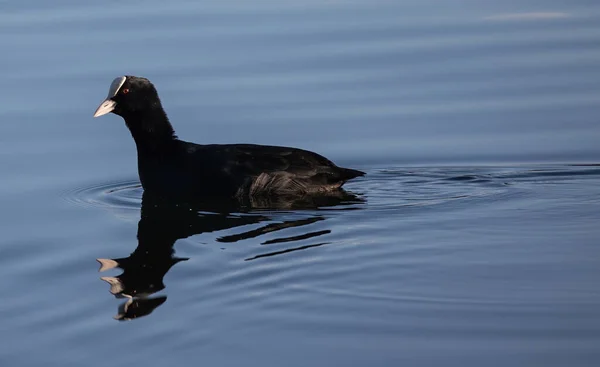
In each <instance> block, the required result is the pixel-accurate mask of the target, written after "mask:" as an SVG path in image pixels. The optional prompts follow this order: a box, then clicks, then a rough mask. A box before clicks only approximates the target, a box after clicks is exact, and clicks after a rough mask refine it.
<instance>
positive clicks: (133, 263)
mask: <svg viewBox="0 0 600 367" xmlns="http://www.w3.org/2000/svg"><path fill="white" fill-rule="evenodd" d="M362 202H364V199H361V198H359V197H358V196H356V195H353V194H350V193H348V192H345V191H339V192H337V193H335V195H329V196H315V197H303V198H293V199H285V198H279V199H276V200H269V199H262V200H259V199H253V200H251V201H246V202H242V203H240V202H223V201H203V202H196V203H175V202H169V201H165V200H161V199H157V198H154V197H152V196H150V195H148V194H144V195H143V197H142V210H141V218H140V221H139V222H138V233H137V239H138V245H137V248H136V249H135V250H134V251H133V252H132V253H131V255H129V256H128V257H124V258H115V259H97V260H98V262H99V263H100V270H99V271H100V272H103V271H106V270H110V269H114V268H119V269H121V270H122V273H121V274H120V275H117V276H105V277H102V278H101V279H102V280H104V281H106V282H107V283H109V284H110V293H112V294H113V295H114V296H115V297H116V298H121V299H126V302H124V303H122V304H121V305H120V306H119V309H118V314H117V315H116V316H115V319H117V320H131V319H135V318H139V317H142V316H146V315H149V314H150V313H152V312H153V311H154V310H155V309H156V308H157V307H159V306H160V305H162V304H163V303H164V302H165V301H166V300H167V296H164V295H161V296H155V297H152V295H153V294H155V293H157V292H159V291H161V290H163V289H164V288H165V285H164V283H163V278H164V277H165V275H166V274H167V272H169V270H170V269H171V268H172V267H173V266H175V265H176V264H177V263H179V262H182V261H186V260H188V258H182V257H177V256H176V255H175V249H174V246H175V243H176V242H177V240H179V239H183V238H186V237H190V236H193V235H196V234H201V233H209V232H215V231H221V230H225V229H230V228H234V227H239V226H244V225H249V224H258V223H261V222H264V221H268V220H272V218H271V216H270V213H271V214H272V212H269V211H273V210H294V211H296V210H300V211H301V210H310V209H312V210H316V209H320V208H325V207H339V208H338V209H357V208H358V207H357V206H352V204H357V203H362ZM348 205H350V206H348ZM341 206H344V207H341ZM325 219H326V218H325V216H323V215H320V214H318V213H317V214H315V212H314V211H312V212H310V213H308V212H307V215H306V217H305V218H302V219H298V220H289V221H283V222H278V223H270V224H266V225H264V226H262V227H259V228H256V229H253V230H250V231H247V232H242V233H239V234H235V235H228V236H222V237H218V238H217V241H218V242H221V243H234V242H237V241H241V240H245V239H250V238H256V237H259V236H261V235H264V234H267V233H273V232H276V231H280V230H283V229H286V228H292V227H296V228H298V227H302V226H306V225H308V224H312V223H315V222H318V221H323V220H325ZM327 233H330V230H321V231H317V232H309V233H305V234H302V235H298V236H293V237H282V238H276V239H272V240H268V241H264V242H262V243H261V245H270V244H276V243H277V244H282V243H290V244H291V243H293V242H296V241H300V240H304V239H310V238H316V237H319V236H321V235H324V234H327ZM325 244H327V242H320V243H316V244H312V245H304V246H298V247H294V246H290V247H289V248H287V249H284V250H278V251H271V252H265V253H261V254H258V255H256V256H253V257H250V258H247V259H244V260H246V261H251V260H255V259H259V258H264V257H269V256H276V255H280V254H284V253H289V252H293V251H299V250H305V249H308V248H312V247H318V246H323V245H325Z"/></svg>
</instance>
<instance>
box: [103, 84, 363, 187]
mask: <svg viewBox="0 0 600 367" xmlns="http://www.w3.org/2000/svg"><path fill="white" fill-rule="evenodd" d="M109 112H112V113H115V114H117V115H119V116H121V117H123V119H124V120H125V124H126V125H127V127H128V128H129V130H130V131H131V135H132V136H133V139H134V140H135V144H136V146H137V156H138V173H139V176H140V181H141V183H142V187H143V188H144V190H145V191H147V192H152V193H154V194H158V195H165V196H194V197H198V196H223V197H236V198H241V197H248V196H250V197H252V196H284V195H285V196H289V195H292V196H294V195H307V194H321V193H325V194H327V193H331V192H333V191H336V190H338V189H339V188H340V187H341V186H342V185H343V184H344V183H345V182H346V181H348V180H350V179H353V178H355V177H358V176H363V175H364V174H365V173H364V172H361V171H358V170H354V169H349V168H342V167H338V166H336V165H335V164H334V163H333V162H331V161H330V160H328V159H327V158H325V157H323V156H321V155H319V154H316V153H313V152H309V151H306V150H302V149H297V148H289V147H279V146H267V145H255V144H210V145H200V144H195V143H190V142H186V141H183V140H180V139H178V138H177V136H176V135H175V131H174V130H173V127H172V125H171V123H170V122H169V119H168V117H167V114H166V113H165V111H164V109H163V107H162V104H161V102H160V99H159V97H158V92H157V91H156V88H155V87H154V85H153V84H152V83H151V82H150V81H149V80H148V79H146V78H142V77H136V76H130V75H126V76H121V77H118V78H116V79H115V80H114V81H113V82H112V84H111V85H110V88H109V90H108V97H107V98H106V99H105V100H104V101H103V102H102V103H101V104H100V106H99V107H98V109H97V110H96V112H95V113H94V117H98V116H102V115H105V114H107V113H109Z"/></svg>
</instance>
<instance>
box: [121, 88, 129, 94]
mask: <svg viewBox="0 0 600 367" xmlns="http://www.w3.org/2000/svg"><path fill="white" fill-rule="evenodd" d="M121 92H122V93H123V94H127V93H129V88H125V89H123V90H122V91H121Z"/></svg>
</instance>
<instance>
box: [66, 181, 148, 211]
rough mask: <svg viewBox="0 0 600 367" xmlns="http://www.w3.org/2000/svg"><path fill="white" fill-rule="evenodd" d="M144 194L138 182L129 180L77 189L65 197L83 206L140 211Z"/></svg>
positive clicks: (68, 192)
mask: <svg viewBox="0 0 600 367" xmlns="http://www.w3.org/2000/svg"><path fill="white" fill-rule="evenodd" d="M142 193H143V189H142V185H140V183H139V182H138V181H135V180H127V181H112V182H106V183H101V184H96V185H92V186H85V187H79V188H75V189H73V190H71V191H67V192H66V193H64V197H65V199H66V200H67V201H69V202H71V203H74V204H77V205H82V206H93V207H99V208H111V209H125V210H139V209H140V206H141V204H142Z"/></svg>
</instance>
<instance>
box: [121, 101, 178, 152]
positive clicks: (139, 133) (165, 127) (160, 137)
mask: <svg viewBox="0 0 600 367" xmlns="http://www.w3.org/2000/svg"><path fill="white" fill-rule="evenodd" d="M123 117H124V118H125V124H126V125H127V127H128V128H129V131H131V136H132V137H133V140H135V144H136V145H137V148H138V151H140V152H145V153H151V152H161V151H164V150H165V149H167V148H168V147H171V146H172V145H173V144H172V143H173V142H174V141H175V140H177V136H176V135H175V130H173V126H172V125H171V123H170V122H169V118H168V117H167V114H166V113H165V111H164V110H163V109H162V107H161V106H157V108H153V109H150V110H145V111H136V112H135V113H132V114H128V115H126V116H123Z"/></svg>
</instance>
